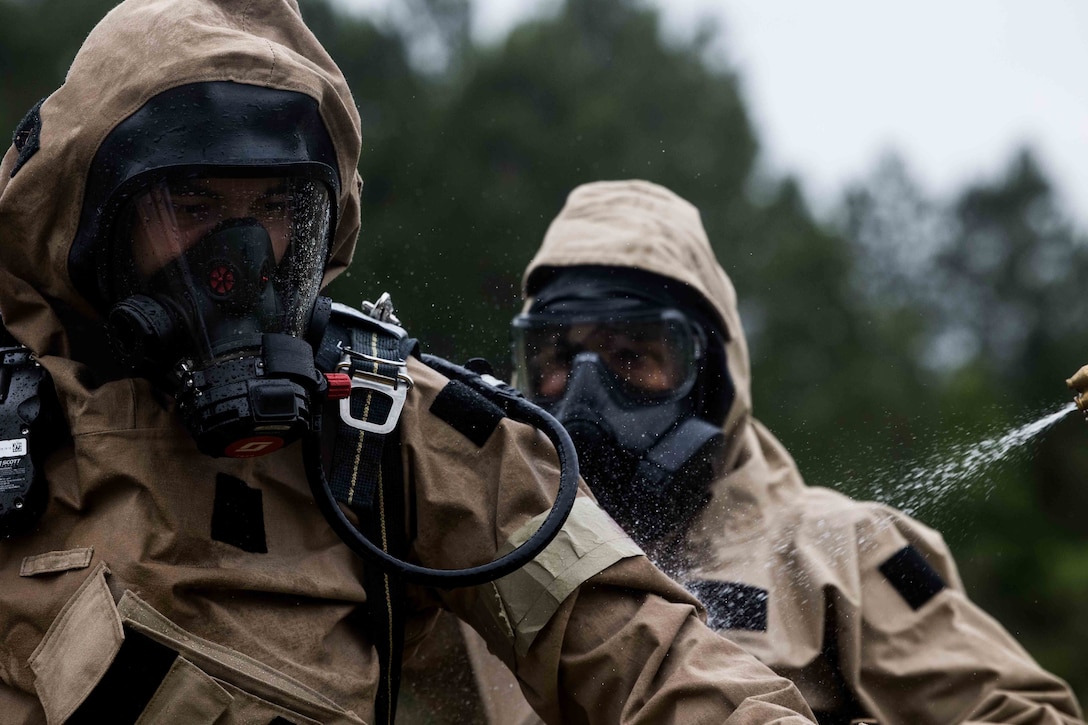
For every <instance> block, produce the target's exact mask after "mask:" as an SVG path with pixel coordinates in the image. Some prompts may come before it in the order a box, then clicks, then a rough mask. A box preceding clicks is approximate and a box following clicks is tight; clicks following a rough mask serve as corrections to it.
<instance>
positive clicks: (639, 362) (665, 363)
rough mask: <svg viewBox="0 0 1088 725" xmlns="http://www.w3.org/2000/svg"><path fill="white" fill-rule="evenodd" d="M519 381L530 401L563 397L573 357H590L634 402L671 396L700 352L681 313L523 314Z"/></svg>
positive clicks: (518, 327) (518, 328) (517, 340)
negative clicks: (590, 316) (595, 316)
mask: <svg viewBox="0 0 1088 725" xmlns="http://www.w3.org/2000/svg"><path fill="white" fill-rule="evenodd" d="M514 346H515V352H514V356H515V363H516V365H517V378H518V383H519V385H520V386H521V387H522V390H523V392H525V393H526V394H527V395H528V396H530V397H531V398H532V399H534V400H556V399H558V398H560V397H561V396H562V395H563V392H564V391H565V389H566V386H567V380H568V378H569V376H570V373H571V369H572V367H573V365H574V363H575V358H576V357H577V356H578V355H580V354H584V353H591V354H593V355H594V356H596V358H597V359H598V360H600V362H601V363H602V364H603V366H604V367H605V368H606V369H607V370H608V371H609V373H611V375H612V377H613V378H614V380H615V381H616V383H617V386H618V389H619V390H620V392H622V393H623V394H624V395H626V396H628V397H630V398H633V399H640V400H641V399H656V398H663V397H670V396H672V395H675V394H676V393H678V392H680V391H685V392H686V390H687V388H688V387H689V385H690V383H691V382H692V380H693V379H694V375H695V370H696V360H697V358H698V354H699V349H698V342H697V338H696V335H695V334H694V329H693V326H692V325H691V323H689V322H688V321H687V320H686V318H685V317H684V316H683V315H682V314H681V313H679V312H676V311H674V310H668V311H665V312H661V313H656V314H652V315H645V314H642V315H633V316H611V317H607V318H603V319H587V318H582V319H567V320H556V319H555V318H552V317H548V316H546V315H522V316H519V317H518V318H517V319H516V320H515V321H514Z"/></svg>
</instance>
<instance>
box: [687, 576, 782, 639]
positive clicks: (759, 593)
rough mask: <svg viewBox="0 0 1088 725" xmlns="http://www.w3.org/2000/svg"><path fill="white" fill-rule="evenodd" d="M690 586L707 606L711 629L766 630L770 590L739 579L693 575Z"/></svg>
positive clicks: (708, 621) (688, 586)
mask: <svg viewBox="0 0 1088 725" xmlns="http://www.w3.org/2000/svg"><path fill="white" fill-rule="evenodd" d="M686 585H687V588H688V589H689V590H690V591H691V593H692V594H694V595H695V596H696V597H697V598H698V599H699V601H701V602H702V603H703V605H704V606H705V607H706V613H707V622H706V624H707V626H708V627H710V628H711V629H744V630H748V631H750V632H766V631H767V590H766V589H760V588H759V587H754V586H752V585H750V584H741V583H739V582H720V581H710V580H708V579H693V580H690V581H688V582H686Z"/></svg>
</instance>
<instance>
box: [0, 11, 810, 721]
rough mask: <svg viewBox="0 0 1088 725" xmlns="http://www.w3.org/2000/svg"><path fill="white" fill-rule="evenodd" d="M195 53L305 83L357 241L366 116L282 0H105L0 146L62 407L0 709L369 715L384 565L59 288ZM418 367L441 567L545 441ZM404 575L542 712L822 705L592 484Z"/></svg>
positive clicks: (660, 715)
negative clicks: (184, 422) (114, 174)
mask: <svg viewBox="0 0 1088 725" xmlns="http://www.w3.org/2000/svg"><path fill="white" fill-rule="evenodd" d="M199 81H233V82H237V83H247V84H253V85H259V86H266V87H272V88H278V89H288V90H294V91H298V92H301V93H304V94H307V95H309V96H311V97H312V98H314V99H316V100H317V101H318V103H319V104H320V110H321V114H322V117H323V118H324V121H325V123H326V125H327V127H328V130H329V132H330V135H331V136H332V138H333V140H334V143H335V144H336V146H337V151H338V159H339V170H340V175H341V178H342V179H345V180H346V181H347V183H345V184H344V189H343V193H342V196H341V198H340V199H339V200H338V207H339V214H338V219H339V220H340V223H339V226H338V229H337V230H336V232H335V239H334V250H333V252H334V253H333V261H332V263H331V264H330V265H329V268H328V270H327V273H328V278H331V277H332V276H333V275H335V274H336V273H337V272H338V271H340V270H341V269H343V268H344V267H345V266H346V265H347V264H348V262H349V261H350V259H351V255H352V250H353V247H354V242H355V237H356V235H357V232H358V228H359V189H360V184H359V181H358V175H357V173H356V162H357V159H358V155H359V149H360V143H361V142H360V124H359V118H358V115H357V112H356V110H355V104H354V102H353V101H352V98H351V95H350V93H349V91H348V88H347V85H346V83H345V81H344V78H343V77H342V75H341V74H340V71H339V70H338V69H337V67H336V66H335V64H334V63H333V62H332V60H331V59H330V58H329V56H328V55H327V54H326V53H325V51H324V50H323V49H322V48H321V46H320V45H319V44H318V43H317V41H316V39H315V38H314V37H313V35H312V34H311V33H310V32H309V30H308V29H307V28H306V27H305V25H304V24H303V22H302V18H301V17H300V13H299V8H298V6H297V4H296V3H295V2H294V0H259V1H257V0H130V1H128V2H124V3H122V4H120V5H119V6H118V7H117V8H115V9H114V10H113V11H112V12H111V13H110V14H109V15H107V16H106V18H105V19H104V20H103V21H102V22H101V23H100V24H99V25H98V27H97V28H96V29H95V30H94V31H93V32H92V33H91V34H90V36H89V37H88V38H87V40H86V42H85V43H84V45H83V47H82V49H81V50H80V52H79V54H78V56H77V57H76V59H75V61H74V63H73V65H72V67H71V70H70V72H69V74H68V76H67V79H66V82H65V83H64V85H63V87H61V88H60V89H59V90H57V91H56V92H55V93H54V94H53V95H51V96H50V97H49V98H48V99H47V100H46V101H45V103H44V105H42V106H41V109H40V128H37V127H36V125H35V128H34V130H33V132H32V133H29V134H28V135H27V136H26V137H24V138H23V139H21V142H22V143H20V146H21V147H22V148H21V149H19V148H15V147H13V148H11V149H9V150H8V152H7V153H6V154H5V156H4V157H3V162H2V164H0V313H2V315H3V319H4V322H5V324H6V326H7V327H8V328H9V330H10V331H11V332H12V333H13V334H14V335H15V337H16V338H17V339H18V340H19V341H21V342H22V343H24V344H26V345H27V346H29V347H30V348H31V350H32V351H33V352H34V353H36V355H37V356H38V359H39V360H40V361H41V363H42V365H44V366H45V368H47V369H48V371H49V372H50V373H51V375H52V379H53V381H54V384H55V387H56V391H57V393H58V396H59V399H60V403H61V407H62V413H63V417H64V419H65V422H66V424H67V428H68V429H69V430H70V433H71V440H69V441H66V442H62V443H61V444H60V448H59V451H57V452H56V453H55V454H53V455H52V456H51V457H50V458H49V459H48V461H47V463H46V466H45V472H46V477H47V481H48V485H49V504H48V508H47V509H46V511H45V514H44V516H43V518H42V519H41V522H40V525H39V526H38V527H37V528H36V530H34V531H33V532H31V533H28V534H25V535H23V536H20V537H17V538H13V539H10V540H7V541H2V542H0V721H2V722H3V723H5V725H20V724H30V723H35V724H37V723H48V724H49V725H58V724H59V723H64V722H68V721H71V722H108V723H135V722H139V723H141V725H150V724H151V723H171V724H178V725H210V724H211V723H218V724H220V725H228V724H235V723H257V724H259V725H266V724H268V723H272V722H275V723H294V724H295V725H312V724H313V723H327V724H330V725H331V724H336V725H348V724H355V725H359V723H363V722H366V721H368V720H370V719H371V712H372V709H373V700H374V696H375V688H376V686H377V679H378V678H377V669H376V668H377V664H376V656H375V654H374V647H373V642H372V639H371V635H370V632H369V629H368V624H367V620H366V618H365V617H363V616H362V615H361V613H362V609H363V606H364V605H365V603H366V601H367V599H368V596H372V595H373V594H374V593H373V592H367V591H365V590H364V587H363V585H362V583H361V582H362V576H361V565H360V562H359V561H358V560H357V559H356V558H355V557H354V556H353V555H352V554H351V553H350V552H349V550H348V549H347V547H346V546H344V545H343V544H342V543H341V542H340V541H339V540H338V539H337V537H336V536H335V535H334V534H333V533H332V531H331V530H330V528H329V526H328V525H327V524H326V522H325V521H324V520H323V519H322V517H321V515H320V514H319V512H318V509H317V507H316V506H315V504H314V503H313V501H312V499H311V496H310V493H309V490H308V488H307V484H306V481H305V477H304V475H303V471H302V465H301V454H300V451H299V446H297V445H296V446H291V447H288V448H286V449H284V450H282V451H279V452H277V453H275V454H272V455H270V456H267V457H264V458H257V459H250V460H228V459H212V458H209V457H206V456H203V455H201V454H200V453H198V452H197V450H196V447H195V445H194V443H193V441H192V440H191V438H190V437H189V435H188V434H187V433H186V432H185V431H184V430H183V429H182V428H181V427H180V425H179V423H178V419H177V416H176V415H175V413H174V412H173V411H172V410H171V403H170V402H169V401H163V399H162V396H161V395H157V394H155V393H154V392H153V391H152V389H151V387H150V385H149V384H148V383H147V382H146V381H143V380H139V379H126V380H119V381H113V382H107V383H104V384H91V383H89V382H88V381H90V380H92V379H93V376H91V375H89V374H88V373H89V372H90V371H88V370H87V369H85V368H84V366H83V365H82V364H81V363H79V362H77V361H76V359H74V358H73V355H72V344H71V332H72V330H71V329H66V328H65V326H64V324H62V322H61V319H62V316H61V315H59V314H58V310H59V309H61V308H66V309H68V310H74V311H75V312H74V314H75V315H82V319H85V320H86V322H85V323H81V324H86V325H95V324H97V323H96V322H95V321H94V320H95V314H94V312H93V311H92V310H91V309H90V307H89V305H88V304H87V303H86V301H85V300H83V299H81V298H80V296H79V294H78V293H77V292H76V291H75V289H74V288H73V286H72V282H71V280H70V277H69V274H68V270H67V257H68V251H69V248H70V245H71V243H72V240H73V237H74V235H75V232H76V225H77V223H78V219H79V213H80V208H81V204H82V200H83V195H84V184H85V180H86V178H87V172H88V168H89V165H90V163H91V160H92V158H93V156H94V153H95V150H96V149H97V148H98V146H99V144H100V143H101V142H102V140H103V139H104V138H105V137H106V135H107V134H108V133H109V131H110V130H111V129H112V128H113V127H115V126H116V125H117V124H118V123H119V122H120V121H121V120H123V119H124V118H126V117H127V116H128V115H130V114H131V113H133V112H134V111H136V110H137V109H139V108H140V107H141V106H142V105H143V104H144V103H145V102H146V101H147V100H148V99H149V98H151V97H152V96H154V95H155V94H157V93H159V92H161V91H163V90H166V89H169V88H173V87H176V86H179V85H182V84H186V83H193V82H199ZM35 149H36V150H35ZM13 172H15V173H14V174H13ZM65 319H68V318H65ZM409 373H410V375H411V376H412V377H413V378H414V379H415V383H416V385H415V387H414V388H413V389H412V393H411V395H410V396H409V398H408V401H407V404H406V406H405V408H404V412H403V416H402V419H401V425H402V440H403V445H402V448H401V459H402V462H403V467H404V471H405V479H406V480H405V494H406V501H409V502H411V509H410V511H411V513H412V515H413V516H414V523H415V526H416V528H415V529H412V532H413V536H412V537H411V539H410V551H409V556H410V558H411V559H412V560H414V561H417V562H420V563H422V564H424V565H427V566H431V567H437V568H457V567H464V566H467V565H471V564H479V563H483V562H485V561H488V560H491V559H493V558H494V557H495V556H496V554H497V553H498V552H499V551H500V550H501V549H502V548H503V547H507V546H512V545H515V544H517V543H519V542H520V541H521V540H524V538H525V537H526V536H527V535H528V534H529V533H531V532H532V531H533V530H535V528H536V525H537V523H538V522H537V521H535V520H534V517H538V516H540V515H542V513H543V512H546V511H547V509H548V508H549V506H550V502H551V500H552V499H553V497H554V493H555V488H556V482H557V480H558V479H557V475H558V473H557V470H556V460H555V455H554V452H553V451H552V450H551V447H550V445H549V444H548V443H547V441H546V440H545V439H544V438H543V437H542V436H541V435H540V434H539V433H538V432H537V431H535V430H533V429H531V428H528V427H526V426H523V425H520V424H516V423H513V422H511V421H510V420H509V419H503V420H501V421H498V422H496V425H495V427H494V429H493V430H491V431H490V435H488V436H486V439H485V440H483V441H482V442H480V443H474V442H473V441H471V440H469V438H468V437H466V436H465V435H462V433H460V432H459V431H458V430H457V429H456V428H455V427H454V426H453V425H452V424H450V423H447V422H445V421H444V420H442V419H440V418H439V417H437V416H435V415H432V414H431V413H430V412H429V410H430V406H431V404H432V403H433V401H434V400H435V398H436V396H437V395H438V394H439V392H440V391H441V390H442V389H443V388H444V386H445V385H446V382H447V381H446V380H445V379H444V378H442V377H441V376H440V375H438V374H437V373H435V372H433V371H432V370H430V369H429V368H427V367H425V366H423V365H422V364H421V363H419V362H418V361H416V360H414V359H412V360H410V361H409ZM239 508H242V509H245V516H237V511H238V509H239ZM232 512H233V513H232ZM232 515H234V516H235V518H234V519H232V518H231V516H232ZM217 517H226V524H225V525H222V524H223V520H220V521H219V523H220V524H221V525H220V526H219V528H226V529H227V530H228V531H230V530H231V529H232V527H233V526H241V525H243V524H244V525H245V526H247V527H248V532H247V535H248V536H249V540H248V543H247V545H246V546H244V547H243V546H240V545H238V542H237V541H233V542H232V541H229V540H227V541H224V540H223V539H224V538H227V539H230V538H231V537H229V536H228V537H223V536H221V535H220V536H217V535H215V534H214V532H215V530H216V528H217V525H216V524H215V523H214V522H215V520H216V518H217ZM587 582H588V583H587ZM408 597H409V599H410V602H411V611H410V612H409V623H408V632H407V638H408V640H409V643H411V642H413V641H415V640H418V639H419V638H420V637H421V636H422V633H423V632H425V631H426V629H427V628H428V627H429V626H430V622H431V621H432V617H433V615H434V613H435V612H437V611H438V610H439V609H440V608H441V609H446V610H449V611H452V612H455V613H456V614H457V616H458V617H460V618H461V619H463V620H466V621H469V622H471V624H472V626H473V627H474V628H475V629H476V630H477V631H479V632H481V633H482V634H483V637H484V639H485V640H486V642H487V644H488V646H489V647H490V648H491V650H493V651H494V652H497V653H499V654H500V655H501V656H502V657H503V658H504V659H505V661H506V663H507V664H508V665H509V666H510V667H512V668H514V670H515V671H516V672H517V678H518V680H519V681H520V686H521V687H522V688H523V689H524V692H525V696H526V697H527V698H528V700H529V701H530V702H532V703H533V704H534V706H535V707H536V708H537V709H538V711H539V712H540V713H541V715H542V716H543V717H544V719H545V720H547V721H549V722H554V723H559V722H564V723H583V722H584V723H606V722H609V723H613V722H630V723H636V722H638V723H651V722H652V723H668V722H674V723H696V722H715V723H718V722H729V723H769V722H775V723H801V722H808V721H809V720H808V719H807V714H808V709H807V707H806V706H805V704H804V702H803V700H802V699H801V697H800V695H799V693H798V692H797V690H796V689H795V688H794V687H793V686H792V685H791V684H790V683H789V682H788V681H786V680H784V679H782V678H780V677H777V676H775V675H774V674H773V673H772V672H771V671H770V670H768V669H767V668H766V667H764V666H763V665H761V664H760V663H759V662H758V661H756V660H755V659H754V658H752V657H751V656H750V655H748V654H746V653H744V652H743V651H742V650H741V649H740V648H738V647H736V646H735V645H727V644H725V643H724V642H722V641H721V640H720V638H718V637H717V636H716V635H714V633H713V632H711V631H710V630H709V629H707V628H706V627H705V625H703V624H702V623H701V621H700V618H699V616H698V615H697V609H696V606H697V605H696V602H695V600H694V599H693V598H691V597H690V596H689V595H688V594H687V593H686V592H685V591H684V590H683V589H681V588H680V587H679V586H677V585H675V584H673V583H672V582H671V581H670V580H669V579H667V578H666V577H665V576H664V575H662V574H661V573H660V572H659V571H657V570H656V569H654V568H653V567H652V566H651V565H650V564H649V562H648V560H647V559H646V558H645V557H644V556H642V555H641V553H640V552H639V550H638V549H637V547H635V546H634V545H633V544H632V543H631V541H630V540H629V539H628V538H627V537H626V536H625V535H624V534H623V533H622V532H621V531H619V530H618V529H617V527H616V526H615V525H614V524H613V523H612V522H611V521H610V519H608V517H607V516H606V515H604V514H603V513H602V512H601V511H600V509H599V508H598V507H597V506H596V505H595V504H594V503H593V502H592V500H591V499H590V498H588V497H585V496H582V497H581V498H579V499H578V502H577V503H576V505H575V509H574V513H573V514H572V517H571V519H570V521H569V522H568V525H567V526H566V527H565V528H564V530H563V532H561V533H560V535H559V537H558V538H557V539H556V541H555V543H554V544H553V545H552V547H551V548H550V549H549V550H548V551H547V552H546V555H543V556H542V557H541V558H540V559H539V560H537V561H536V562H534V563H532V564H531V565H529V566H527V567H526V568H525V569H523V570H520V571H519V572H516V573H515V574H513V575H510V576H509V577H507V578H505V579H503V580H501V581H500V582H497V583H495V584H491V585H486V586H480V587H474V588H466V589H457V590H453V591H433V590H428V589H423V588H419V587H414V588H409V591H408ZM795 713H802V714H803V715H805V716H802V715H797V714H795Z"/></svg>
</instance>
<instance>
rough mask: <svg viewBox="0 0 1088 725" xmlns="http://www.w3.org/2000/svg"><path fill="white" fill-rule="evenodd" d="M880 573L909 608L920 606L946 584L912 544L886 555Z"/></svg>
mask: <svg viewBox="0 0 1088 725" xmlns="http://www.w3.org/2000/svg"><path fill="white" fill-rule="evenodd" d="M880 573H881V574H883V575H884V576H886V577H887V578H888V581H889V582H890V583H891V585H892V586H893V587H895V591H897V592H899V595H900V596H902V597H903V599H905V600H906V602H907V604H909V605H910V608H911V609H918V608H920V607H921V606H922V605H923V604H925V603H926V602H928V601H929V600H930V599H932V598H933V597H934V596H936V595H937V593H938V592H939V591H941V590H942V589H944V588H945V586H946V584H945V583H944V579H941V575H940V574H938V573H937V572H936V570H935V569H934V568H933V567H931V566H930V565H929V562H927V561H926V560H925V558H924V557H923V556H922V554H921V552H920V551H918V550H917V549H915V548H914V547H913V546H904V547H903V548H902V549H900V550H899V551H897V552H895V553H894V554H892V555H891V556H890V557H888V560H887V561H885V562H884V563H883V564H881V565H880Z"/></svg>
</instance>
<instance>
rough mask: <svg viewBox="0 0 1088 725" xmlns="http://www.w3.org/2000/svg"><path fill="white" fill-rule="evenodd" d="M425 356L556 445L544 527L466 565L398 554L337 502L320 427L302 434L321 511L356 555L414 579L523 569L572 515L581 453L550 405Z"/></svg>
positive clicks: (449, 583)
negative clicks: (443, 565)
mask: <svg viewBox="0 0 1088 725" xmlns="http://www.w3.org/2000/svg"><path fill="white" fill-rule="evenodd" d="M421 359H422V361H423V362H424V363H426V364H427V365H428V366H429V367H431V368H434V369H435V370H437V371H438V372H440V373H442V374H443V375H445V376H446V377H447V378H449V379H451V380H458V381H460V382H462V383H464V384H465V385H468V386H469V387H471V388H472V389H473V390H475V391H476V392H478V393H480V394H482V395H483V396H484V397H486V398H487V399H488V400H490V401H491V402H493V403H495V404H496V405H498V406H499V407H500V408H502V410H503V412H504V413H506V415H507V416H509V417H510V418H511V419H513V420H515V421H518V422H519V423H526V424H528V425H531V426H533V427H535V428H537V429H539V430H540V431H542V432H543V433H544V435H545V436H546V437H547V438H548V440H550V441H551V442H552V445H553V446H555V450H556V453H557V454H558V456H559V491H558V493H557V494H556V497H555V503H553V504H552V508H551V510H550V511H549V512H548V516H547V517H546V518H545V519H544V523H543V524H541V525H540V528H539V529H537V530H536V532H535V533H534V534H533V535H532V536H530V537H529V539H528V540H527V541H526V542H525V543H523V544H522V545H521V546H519V547H517V548H516V549H514V550H513V551H511V552H510V553H508V554H505V555H503V556H500V557H499V558H498V559H495V560H494V561H491V562H488V563H487V564H481V565H480V566H474V567H469V568H467V569H431V568H429V567H425V566H419V565H418V564H412V563H410V562H407V561H404V560H402V559H398V558H396V557H395V556H392V555H391V554H389V553H388V552H386V551H383V550H382V549H381V548H380V547H378V546H377V545H375V544H374V543H373V542H372V541H370V539H368V538H366V537H365V536H364V535H363V534H362V533H361V532H360V531H359V530H358V529H357V528H355V526H354V525H353V524H352V523H351V521H349V520H348V518H347V516H346V515H345V514H344V511H343V510H342V509H341V508H340V505H339V504H338V503H337V502H336V499H335V498H334V497H333V494H332V490H331V489H330V488H329V482H328V480H327V479H326V477H325V469H324V467H323V466H322V456H321V450H322V441H321V435H320V433H317V432H313V433H310V434H308V435H307V436H306V437H305V438H304V439H303V459H304V461H305V465H306V471H307V475H306V477H307V479H308V480H309V483H310V490H311V491H312V492H313V496H314V500H315V501H317V505H318V507H319V508H320V509H321V513H322V514H324V516H325V518H326V519H327V520H328V522H329V525H330V526H332V528H333V530H334V531H335V532H336V534H337V535H338V536H339V537H340V538H341V539H342V540H343V541H344V543H346V544H347V545H348V547H349V548H351V550H352V551H354V552H355V553H356V554H357V555H358V556H360V557H361V558H363V559H364V560H366V561H367V562H368V563H370V564H372V565H373V566H375V567H377V568H378V569H379V570H381V571H383V572H385V573H386V574H389V575H391V576H397V577H400V578H402V579H403V580H404V581H408V582H412V583H413V584H420V585H423V586H430V587H438V588H441V589H453V588H455V587H467V586H475V585H477V584H484V583H486V582H489V581H494V580H495V579H498V578H500V577H503V576H506V575H507V574H509V573H510V572H512V571H515V570H517V569H520V568H521V567H523V566H525V565H526V564H527V563H529V562H530V561H531V560H533V559H534V558H536V556H537V555H539V554H540V552H542V551H543V550H544V549H545V548H546V547H547V546H548V544H550V543H551V541H552V539H554V538H555V536H556V534H558V533H559V530H560V529H561V528H562V527H563V523H564V522H565V521H566V520H567V516H569V515H570V511H571V508H572V507H573V506H574V499H575V497H576V496H577V494H578V456H577V454H576V453H575V450H574V443H573V442H571V439H570V435H569V434H568V433H567V431H566V429H564V428H563V426H562V425H560V423H559V421H557V420H556V419H555V418H553V417H552V416H551V415H550V414H549V413H548V412H547V411H545V410H543V409H541V408H540V407H538V406H536V405H534V404H533V403H530V402H529V401H528V400H526V399H525V398H524V397H522V396H521V394H520V393H518V392H517V391H516V390H514V389H513V388H511V387H510V386H509V385H506V384H505V383H499V384H497V385H496V384H492V383H489V382H486V381H485V380H484V379H483V378H481V377H480V376H479V375H477V374H476V373H474V372H472V371H470V370H468V369H466V368H463V367H461V366H460V365H456V364H454V363H451V362H449V361H448V360H444V359H442V358H440V357H436V356H434V355H427V354H424V355H422V356H421Z"/></svg>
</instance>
